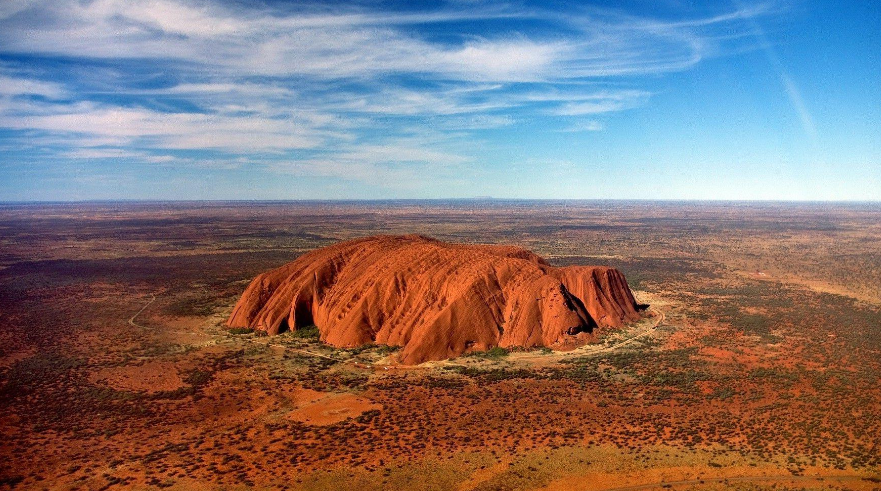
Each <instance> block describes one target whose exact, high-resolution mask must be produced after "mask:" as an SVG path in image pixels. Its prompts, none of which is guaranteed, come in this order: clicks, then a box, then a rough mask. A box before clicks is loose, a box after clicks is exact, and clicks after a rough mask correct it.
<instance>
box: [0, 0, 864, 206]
mask: <svg viewBox="0 0 881 491" xmlns="http://www.w3.org/2000/svg"><path fill="white" fill-rule="evenodd" d="M473 196H494V197H505V198H578V199H590V198H626V199H632V198H637V199H781V200H881V2H874V1H866V2H862V1H860V2H846V1H828V2H823V1H809V0H804V1H799V0H793V1H782V2H778V1H769V2H751V1H746V0H737V1H733V2H686V1H678V0H667V1H665V0H655V1H648V0H646V1H629V2H600V3H593V4H588V3H586V2H572V3H566V2H536V3H531V2H512V3H499V2H491V3H490V2H487V3H484V2H480V1H467V0H456V1H451V2H425V3H418V4H417V3H414V2H403V1H402V2H353V3H347V4H342V3H339V2H332V3H326V4H322V3H306V2H295V3H288V2H281V1H266V2H245V1H238V2H228V1H187V0H145V1H139V2H128V1H124V0H96V1H67V0H54V1H53V0H19V1H15V2H4V3H0V200H4V201H20V200H25V201H30V200H90V199H361V198H368V199H374V198H456V197H473Z"/></svg>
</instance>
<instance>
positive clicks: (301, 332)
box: [293, 324, 321, 340]
mask: <svg viewBox="0 0 881 491" xmlns="http://www.w3.org/2000/svg"><path fill="white" fill-rule="evenodd" d="M293 335H294V337H295V338H300V339H315V340H317V339H318V338H319V337H320V336H321V333H319V332H318V326H316V325H314V324H313V325H311V326H303V327H300V328H298V329H297V330H296V331H294V333H293Z"/></svg>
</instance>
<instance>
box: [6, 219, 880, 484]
mask: <svg viewBox="0 0 881 491" xmlns="http://www.w3.org/2000/svg"><path fill="white" fill-rule="evenodd" d="M412 233H418V234H425V235H431V236H434V237H437V238H438V239H440V240H443V241H448V242H459V243H461V242H469V243H494V244H513V245H515V246H516V247H519V248H523V249H528V250H533V251H535V253H536V254H537V255H540V256H541V257H545V258H548V262H549V263H550V265H551V266H552V267H553V268H565V267H569V266H573V265H579V264H608V265H609V266H610V267H612V268H615V269H617V270H618V271H620V272H621V273H622V274H623V275H626V277H627V281H628V283H629V286H630V288H632V290H633V293H634V295H635V298H636V299H637V300H638V301H639V302H640V303H648V304H651V310H652V311H653V312H657V313H658V314H659V315H658V316H656V317H653V318H649V319H643V320H641V321H637V322H636V323H634V324H628V325H625V326H622V327H620V328H617V329H609V330H605V331H602V332H600V331H598V332H599V335H598V336H597V339H596V343H597V344H588V345H586V346H583V347H580V348H578V349H575V350H572V351H566V352H558V351H549V350H542V349H534V350H532V351H528V352H521V351H519V350H513V352H512V353H510V354H508V355H505V352H504V350H502V352H501V353H496V354H495V355H493V354H491V353H487V352H480V353H469V354H467V355H463V356H460V357H458V358H454V359H451V360H448V361H433V362H428V363H425V364H421V365H417V366H402V365H396V364H395V363H394V357H395V356H397V355H399V354H400V353H401V351H400V350H397V351H396V350H395V348H391V347H387V346H375V345H364V346H357V347H350V348H339V347H334V346H330V345H328V344H327V343H323V342H321V340H320V339H318V338H317V337H310V335H309V330H298V331H288V332H283V333H280V334H279V335H276V336H263V335H261V333H258V332H254V333H249V332H248V331H246V330H242V331H237V332H238V333H233V332H231V331H230V330H229V329H228V328H227V327H226V326H225V321H226V320H227V319H228V318H229V316H230V314H231V312H232V309H233V306H234V305H235V304H236V302H237V301H238V300H239V299H240V298H241V296H242V293H243V292H244V291H245V290H246V288H247V287H248V285H249V283H250V282H251V281H252V280H253V278H255V277H256V276H258V275H259V274H261V273H262V272H265V271H269V270H272V269H274V268H279V267H281V266H283V265H285V264H287V263H289V262H290V261H291V259H292V258H295V257H297V256H298V255H301V254H307V253H309V252H310V251H313V250H317V249H320V248H322V247H326V246H330V245H332V244H336V243H340V242H342V241H346V240H350V239H353V238H356V237H363V236H368V235H374V234H400V235H404V234H412ZM878 243H881V208H878V207H877V206H874V207H873V205H834V206H832V205H823V206H819V205H812V204H793V205H780V204H737V205H731V204H712V203H705V204H663V203H662V204H657V203H654V204H653V203H620V202H616V203H589V202H585V203H574V202H570V203H565V204H560V203H508V202H499V203H495V202H492V203H471V202H463V203H443V202H433V203H411V202H402V203H389V204H383V203H373V204H369V205H364V204H353V203H308V204H306V203H303V204H300V203H274V204H261V203H256V204H248V205H245V204H231V203H209V204H205V203H199V204H158V203H152V204H139V203H127V204H118V203H106V204H88V205H57V206H55V205H45V206H42V205H41V206H30V205H22V206H4V207H0V314H2V315H0V489H6V488H15V489H62V490H73V489H80V490H84V489H89V490H91V489H96V490H98V489H138V490H141V489H150V490H159V489H206V488H209V489H219V488H226V489H252V488H254V489H278V490H281V489H303V490H312V489H316V490H317V489H322V490H332V489H359V490H362V489H364V490H381V489H422V490H429V489H431V490H457V489H463V490H483V491H486V490H494V489H509V490H531V489H542V488H550V489H555V488H556V489H571V488H577V486H582V487H583V488H587V489H596V490H600V489H604V490H608V489H615V488H618V489H629V490H636V489H658V488H661V489H663V488H665V487H666V488H668V489H669V488H672V489H700V490H707V489H714V490H715V489H718V490H722V489H732V488H734V489H749V490H763V489H777V490H795V489H876V488H878V486H879V484H881V483H879V481H878V478H879V473H881V457H879V455H881V452H879V445H881V443H879V442H881V387H879V384H878V380H879V374H881V300H879V299H878V292H879V291H881V288H879V286H878V278H879V277H881V276H879V274H881V255H879V254H878V250H877V244H878ZM744 271H747V272H754V271H762V272H768V275H767V278H764V277H763V278H761V279H760V278H755V277H750V276H749V275H746V274H743V273H742V272H744ZM818 281H822V282H823V284H825V285H830V287H829V288H825V287H824V288H822V289H821V288H818V287H816V284H817V283H816V282H818ZM560 282H561V283H563V280H560ZM566 286H567V290H570V291H571V292H572V294H573V295H575V294H576V293H575V291H576V288H575V287H574V286H571V285H569V284H567V285H566ZM832 287H834V292H833V291H832V290H833V288H832ZM154 295H155V300H153V298H154V297H153V296H154ZM585 305H586V306H587V302H585ZM130 321H131V322H130ZM655 321H658V325H657V326H656V327H654V328H652V326H654V325H655ZM313 332H314V331H313ZM386 367H391V368H390V369H388V370H386V369H385V368H386ZM402 367H403V368H402ZM306 418H309V419H308V420H307V419H306ZM820 479H824V480H823V481H821V480H820ZM702 481H703V482H702Z"/></svg>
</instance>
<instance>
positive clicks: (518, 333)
mask: <svg viewBox="0 0 881 491" xmlns="http://www.w3.org/2000/svg"><path fill="white" fill-rule="evenodd" d="M637 309H638V305H637V304H636V301H635V300H634V298H633V294H632V293H631V291H630V288H629V287H628V286H627V281H626V280H625V279H624V275H623V274H621V272H619V271H618V270H616V269H614V268H609V267H602V266H570V267H564V268H555V267H552V266H550V265H549V264H548V263H547V262H546V261H545V260H544V259H542V258H541V257H539V256H538V255H536V254H535V253H533V252H531V251H528V250H526V249H522V248H519V247H512V246H498V245H471V244H450V243H445V242H440V241H438V240H434V239H431V238H428V237H423V236H418V235H406V236H375V237H368V238H362V239H356V240H351V241H347V242H342V243H339V244H335V245H332V246H329V247H325V248H322V249H317V250H315V251H312V252H310V253H308V254H305V255H303V256H301V257H299V258H298V259H297V260H296V261H294V262H291V263H289V264H286V265H284V266H282V267H280V268H277V269H274V270H272V271H268V272H266V273H263V274H260V275H259V276H257V277H256V278H255V279H254V280H253V281H252V282H251V284H250V285H249V286H248V288H247V289H246V290H245V293H244V294H243V295H242V298H241V299H240V300H239V301H238V303H237V304H236V306H235V309H234V310H233V313H232V315H231V316H230V318H229V320H228V321H227V324H228V325H229V326H230V327H250V328H254V329H257V330H262V331H266V332H267V333H268V334H278V333H279V332H281V331H284V330H286V329H292V330H296V329H298V328H301V327H304V326H307V325H312V324H314V325H316V326H317V327H318V330H319V332H320V335H321V340H322V341H323V342H325V343H328V344H330V345H333V346H337V347H354V346H360V345H363V344H367V343H378V344H387V345H395V346H402V347H403V349H402V350H401V354H400V361H401V363H404V364H417V363H422V362H424V361H429V360H442V359H446V358H452V357H455V356H458V355H460V354H462V353H466V352H470V351H483V350H487V349H490V348H493V347H495V346H501V347H526V348H529V347H537V346H546V347H550V348H554V349H571V348H574V347H576V346H579V345H582V344H585V343H587V342H589V341H592V340H594V339H595V337H594V336H595V332H594V331H595V329H596V328H609V327H620V326H622V325H624V324H625V323H627V322H632V321H636V320H638V319H639V318H640V314H639V312H638V311H637Z"/></svg>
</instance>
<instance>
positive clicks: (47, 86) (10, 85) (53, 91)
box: [0, 74, 65, 99]
mask: <svg viewBox="0 0 881 491" xmlns="http://www.w3.org/2000/svg"><path fill="white" fill-rule="evenodd" d="M21 95H39V96H44V97H49V98H53V99H57V98H59V97H62V96H64V95H65V90H64V88H63V87H62V86H61V85H60V84H57V83H52V82H44V81H41V80H34V79H29V78H18V77H8V76H5V75H2V74H0V97H2V96H21Z"/></svg>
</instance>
